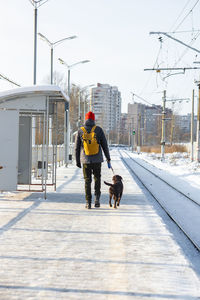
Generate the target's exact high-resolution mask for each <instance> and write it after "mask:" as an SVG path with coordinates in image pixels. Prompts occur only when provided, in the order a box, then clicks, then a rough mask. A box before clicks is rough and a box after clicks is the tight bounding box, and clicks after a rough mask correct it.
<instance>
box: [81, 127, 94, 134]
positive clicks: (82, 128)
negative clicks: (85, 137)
mask: <svg viewBox="0 0 200 300" xmlns="http://www.w3.org/2000/svg"><path fill="white" fill-rule="evenodd" d="M96 127H97V126H96V125H95V126H93V127H92V129H91V131H90V133H91V132H94V131H95V129H96ZM81 130H82V131H83V132H84V133H88V132H87V130H86V129H85V127H81Z"/></svg>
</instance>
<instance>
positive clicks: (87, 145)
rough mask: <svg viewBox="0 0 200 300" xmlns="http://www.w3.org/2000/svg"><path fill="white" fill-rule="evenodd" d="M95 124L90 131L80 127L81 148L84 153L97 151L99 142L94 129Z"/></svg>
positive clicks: (88, 153) (93, 153) (92, 153)
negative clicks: (81, 132) (81, 133)
mask: <svg viewBox="0 0 200 300" xmlns="http://www.w3.org/2000/svg"><path fill="white" fill-rule="evenodd" d="M95 128H96V126H93V127H92V129H91V131H90V133H88V132H87V130H86V129H85V127H81V129H82V131H83V135H82V140H83V148H84V151H85V154H86V155H95V154H97V153H98V152H99V144H98V142H97V137H96V133H95V132H94V131H95Z"/></svg>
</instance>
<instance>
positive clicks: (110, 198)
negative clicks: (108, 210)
mask: <svg viewBox="0 0 200 300" xmlns="http://www.w3.org/2000/svg"><path fill="white" fill-rule="evenodd" d="M111 200H112V195H110V197H109V205H110V207H112V203H111Z"/></svg>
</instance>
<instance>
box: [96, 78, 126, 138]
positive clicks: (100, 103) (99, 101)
mask: <svg viewBox="0 0 200 300" xmlns="http://www.w3.org/2000/svg"><path fill="white" fill-rule="evenodd" d="M121 101H122V100H121V93H120V92H119V91H118V88H117V87H116V86H110V85H109V84H101V83H98V84H97V87H94V88H92V94H91V106H92V107H91V109H92V111H93V112H94V113H95V116H96V123H97V124H98V125H99V126H101V127H102V128H103V129H104V130H105V131H106V132H107V133H108V132H110V131H114V130H118V127H119V124H120V117H121Z"/></svg>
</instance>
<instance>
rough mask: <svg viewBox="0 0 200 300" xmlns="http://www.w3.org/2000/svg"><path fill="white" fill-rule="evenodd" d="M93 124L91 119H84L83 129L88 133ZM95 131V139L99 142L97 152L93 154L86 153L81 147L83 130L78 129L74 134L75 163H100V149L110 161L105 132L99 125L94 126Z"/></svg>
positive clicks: (101, 159) (101, 155) (101, 158)
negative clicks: (75, 134)
mask: <svg viewBox="0 0 200 300" xmlns="http://www.w3.org/2000/svg"><path fill="white" fill-rule="evenodd" d="M94 125H95V122H94V121H93V120H91V119H88V120H86V122H85V125H84V127H85V129H86V130H87V132H88V133H90V132H91V129H92V127H93V126H94ZM95 133H96V136H97V141H98V143H99V146H100V147H99V152H98V153H97V154H95V155H86V154H85V152H84V148H83V143H82V135H83V131H82V129H79V130H78V133H77V136H76V142H75V155H76V164H77V165H80V163H82V164H91V163H101V162H103V154H102V149H103V152H104V154H105V157H106V160H107V161H110V153H109V149H108V144H107V140H106V137H105V134H104V132H103V130H102V128H101V127H99V126H96V128H95Z"/></svg>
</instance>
